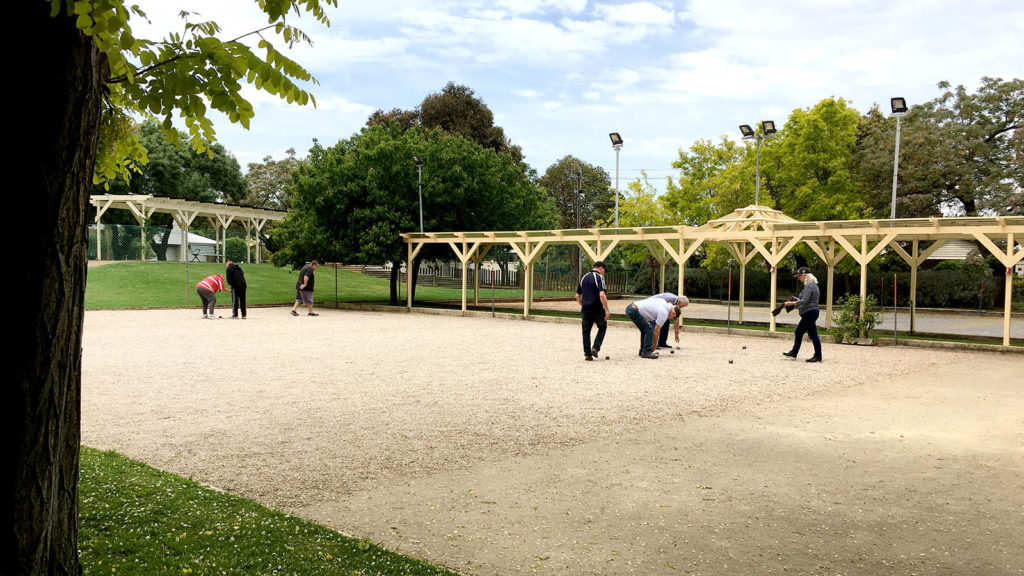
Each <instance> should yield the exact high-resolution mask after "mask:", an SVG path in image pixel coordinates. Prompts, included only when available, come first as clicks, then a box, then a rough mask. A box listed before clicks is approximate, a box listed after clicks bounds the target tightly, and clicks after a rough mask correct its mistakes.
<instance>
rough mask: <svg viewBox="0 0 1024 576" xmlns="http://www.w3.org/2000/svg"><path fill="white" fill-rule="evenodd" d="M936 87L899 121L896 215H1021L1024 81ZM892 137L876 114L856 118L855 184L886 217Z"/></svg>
mask: <svg viewBox="0 0 1024 576" xmlns="http://www.w3.org/2000/svg"><path fill="white" fill-rule="evenodd" d="M938 88H939V90H940V91H941V92H942V93H941V94H940V95H939V96H938V97H936V98H934V99H932V100H929V101H928V102H925V103H923V104H919V105H916V106H913V107H911V109H910V112H909V113H908V114H907V115H906V116H905V117H904V118H903V119H902V121H901V123H902V127H901V128H902V129H901V134H900V160H899V177H898V182H897V207H896V215H897V216H899V217H912V216H933V215H935V214H941V213H943V212H953V213H955V214H959V215H964V216H977V215H981V214H998V215H1010V214H1022V213H1024V157H1022V151H1024V145H1022V142H1024V134H1022V131H1021V130H1020V128H1021V124H1022V122H1024V80H1021V79H1013V80H1008V81H1004V80H1002V79H1001V78H982V79H981V83H980V86H979V88H978V90H977V91H976V92H973V93H972V92H970V91H968V90H967V89H966V88H964V87H963V86H957V87H956V88H951V87H950V84H949V83H948V82H940V83H939V84H938ZM895 132H896V121H895V119H893V118H891V117H890V118H885V117H884V116H882V114H881V113H880V112H879V111H878V110H877V109H873V110H871V111H869V112H868V114H867V115H866V116H865V118H863V119H862V120H861V135H860V139H859V144H858V147H857V153H856V155H855V164H856V171H857V178H858V180H859V182H860V183H861V185H862V186H863V188H864V192H865V195H866V196H867V197H868V199H869V202H870V203H871V205H872V207H873V208H874V212H875V215H877V216H883V215H885V216H887V215H888V213H889V206H890V202H891V194H892V169H893V148H894V145H895V138H896V135H895Z"/></svg>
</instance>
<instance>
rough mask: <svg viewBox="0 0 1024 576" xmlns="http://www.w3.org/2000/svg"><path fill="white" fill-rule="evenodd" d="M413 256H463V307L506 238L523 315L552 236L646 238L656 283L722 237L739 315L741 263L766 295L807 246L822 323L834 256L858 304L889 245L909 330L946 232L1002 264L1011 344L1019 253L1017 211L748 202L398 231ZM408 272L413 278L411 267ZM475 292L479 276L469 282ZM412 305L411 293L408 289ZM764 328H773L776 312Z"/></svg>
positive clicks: (566, 240) (584, 241) (1021, 236)
mask: <svg viewBox="0 0 1024 576" xmlns="http://www.w3.org/2000/svg"><path fill="white" fill-rule="evenodd" d="M402 238H403V239H404V241H405V242H406V244H407V246H408V260H407V262H412V261H413V259H414V258H416V256H417V255H418V254H419V252H420V250H421V249H422V248H423V247H424V246H426V245H427V244H447V245H448V246H450V247H451V249H452V250H453V251H454V253H455V256H456V257H458V258H459V260H460V261H461V262H462V264H463V266H462V310H463V311H465V310H466V292H467V285H468V277H467V274H468V271H467V268H468V266H467V265H466V264H467V263H468V262H469V261H471V260H472V261H473V262H474V263H475V264H476V269H478V270H479V268H480V262H481V261H482V260H483V258H484V256H485V255H486V254H487V252H488V251H489V250H490V249H491V247H493V246H508V247H510V248H511V249H512V250H514V251H515V253H516V254H518V255H519V258H520V260H522V263H523V266H524V267H525V269H526V271H527V274H526V275H525V282H524V296H523V315H524V316H529V314H530V303H531V301H532V299H533V285H532V284H533V278H532V276H533V275H532V274H530V273H529V271H530V270H531V266H533V265H534V263H535V262H536V261H537V258H538V257H539V256H540V255H541V254H542V253H543V252H544V249H545V248H547V247H548V246H550V245H552V244H573V245H579V247H580V248H581V249H582V250H583V252H584V253H586V255H587V256H588V257H589V258H590V259H591V260H606V259H607V258H608V256H609V255H610V254H611V252H612V250H614V249H615V248H616V247H617V246H619V245H620V244H623V243H634V244H642V245H645V246H647V248H648V249H649V250H650V251H651V253H652V254H653V255H654V257H655V258H656V259H657V260H658V262H659V263H660V264H661V287H662V289H664V286H665V264H667V263H668V261H669V260H672V261H674V262H675V263H676V264H678V265H679V286H680V287H681V288H680V291H681V292H683V289H682V287H684V286H685V278H684V270H685V268H684V264H685V262H686V260H687V259H689V258H690V256H692V255H693V253H694V252H695V251H696V250H697V249H698V248H699V247H700V246H701V245H702V244H704V243H706V242H720V243H723V244H724V245H725V246H726V247H727V248H728V249H729V251H730V252H731V253H732V254H733V256H734V257H735V258H736V260H737V261H738V262H739V263H740V295H739V320H740V322H742V321H743V305H744V284H745V280H746V268H747V265H748V264H749V263H750V262H751V260H753V259H754V258H755V257H756V256H761V257H762V258H764V259H765V261H766V262H767V263H768V264H769V266H770V267H771V288H770V294H771V296H770V298H771V301H772V302H774V301H775V300H776V298H777V280H778V277H777V273H778V270H777V267H778V264H779V263H780V262H781V261H782V259H783V258H785V257H786V256H787V255H788V254H789V253H790V251H792V250H793V248H794V247H796V246H797V245H799V244H801V243H803V244H805V245H807V246H808V247H810V249H811V250H812V251H814V253H815V254H817V255H818V257H819V258H821V260H822V262H824V263H825V265H826V266H827V270H828V271H827V274H828V282H827V293H826V296H825V301H826V307H827V309H826V315H825V325H826V327H827V326H829V324H830V321H831V317H832V304H833V290H832V285H833V281H832V280H833V276H834V273H835V267H836V264H838V263H839V262H840V261H841V260H842V259H843V258H845V257H847V256H849V257H851V258H853V259H854V260H855V261H856V262H857V264H859V265H860V270H861V274H860V296H861V312H862V313H863V311H864V305H865V298H866V296H867V268H868V263H870V262H871V261H872V260H873V259H875V258H876V257H878V256H879V255H880V254H881V253H882V252H883V251H884V250H887V249H888V250H893V251H894V252H895V253H896V254H898V255H899V256H900V257H901V258H903V260H904V261H906V262H907V264H908V265H909V266H910V269H911V277H910V278H911V280H910V293H911V331H913V329H914V316H915V313H916V304H915V302H916V299H917V298H916V294H917V270H918V267H919V266H920V265H921V263H922V262H924V260H925V259H926V258H928V256H929V255H931V254H932V252H934V251H935V250H937V249H938V248H939V247H941V246H942V245H943V244H944V243H945V242H946V241H948V240H951V239H968V240H977V241H978V242H979V243H980V244H981V245H982V246H984V247H985V249H986V250H988V251H989V252H991V253H992V255H994V256H995V257H996V258H997V259H998V260H999V262H1000V263H1002V264H1003V266H1005V267H1006V280H1005V282H1006V290H1005V302H1004V309H1003V345H1004V346H1009V345H1010V308H1011V299H1012V295H1013V276H1012V269H1013V267H1014V265H1015V264H1016V263H1017V262H1020V261H1021V259H1022V258H1024V250H1017V249H1016V246H1017V243H1018V242H1020V241H1021V240H1024V216H998V217H970V218H896V219H878V220H840V221H818V222H802V221H798V220H794V219H793V218H790V217H789V216H786V215H785V214H783V213H782V212H780V211H778V210H774V209H772V208H768V207H766V206H757V205H750V206H747V207H745V208H740V209H738V210H736V211H734V212H732V213H731V214H728V215H726V216H723V217H722V218H718V219H716V220H711V221H709V222H708V223H706V224H704V225H703V226H696V227H694V226H655V227H648V228H589V229H571V230H531V231H504V232H425V233H418V232H410V233H405V234H402ZM407 276H408V278H407V280H408V282H409V283H410V285H411V283H412V267H411V266H410V267H408V271H407ZM474 284H475V285H474V294H476V293H477V290H478V283H476V282H475V283H474ZM407 307H408V308H409V309H410V310H411V309H412V296H411V294H410V295H409V296H408V297H407ZM770 329H771V331H772V332H775V329H776V326H775V319H774V317H773V318H772V319H771V325H770Z"/></svg>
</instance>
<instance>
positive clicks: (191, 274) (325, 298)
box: [85, 262, 572, 309]
mask: <svg viewBox="0 0 1024 576" xmlns="http://www.w3.org/2000/svg"><path fill="white" fill-rule="evenodd" d="M242 268H243V270H245V280H246V284H247V285H248V290H247V291H246V300H247V303H248V304H249V305H251V306H258V305H261V304H263V305H265V304H291V303H293V302H295V281H296V279H297V278H298V272H297V271H295V270H290V269H288V268H276V267H274V266H271V265H269V264H243V265H242ZM223 273H224V266H223V265H222V264H215V263H205V262H204V263H192V264H189V265H188V266H186V265H185V264H184V263H183V262H114V263H111V264H105V265H103V266H95V267H92V268H90V269H89V276H88V281H87V283H86V288H85V307H86V308H87V309H111V308H113V309H117V308H176V307H185V306H195V307H198V306H199V297H198V296H197V295H196V291H195V285H196V283H197V282H199V281H200V280H202V279H203V278H205V277H207V276H209V275H211V274H223ZM472 294H473V292H472V284H470V285H469V293H468V297H469V298H472ZM571 294H572V293H571V292H542V291H536V292H534V295H535V297H537V298H545V297H552V296H563V297H564V296H571ZM336 295H337V300H336V299H335V296H336ZM490 295H491V291H490V289H489V288H488V289H484V288H483V287H481V289H480V298H481V301H482V300H483V299H484V298H488V299H489V298H490ZM495 297H496V298H518V299H520V300H521V299H522V298H523V291H522V290H495ZM389 298H390V287H389V285H388V280H386V279H384V278H376V277H374V276H368V275H366V274H360V273H358V272H350V271H348V270H335V269H333V268H326V267H321V268H320V269H319V270H317V272H316V294H315V300H316V301H318V302H334V301H339V302H377V303H387V302H388V301H389ZM404 298H405V285H404V284H403V285H402V300H403V301H404ZM461 298H462V292H461V290H459V289H458V288H434V287H430V286H418V287H417V289H416V300H417V302H419V301H421V300H459V299H461ZM217 305H218V306H227V307H230V306H231V295H230V294H228V293H226V292H221V293H218V295H217Z"/></svg>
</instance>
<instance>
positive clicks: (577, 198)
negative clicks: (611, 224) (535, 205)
mask: <svg viewBox="0 0 1024 576" xmlns="http://www.w3.org/2000/svg"><path fill="white" fill-rule="evenodd" d="M539 183H540V185H541V186H542V187H543V188H544V190H546V191H547V193H548V196H550V197H551V199H552V200H553V201H554V203H555V207H556V208H557V209H558V217H559V222H558V226H559V227H560V228H591V227H593V226H596V225H597V223H598V222H605V221H607V220H608V218H609V214H610V213H611V211H614V206H615V192H614V191H613V190H612V187H611V178H610V177H609V176H608V173H607V172H605V171H604V168H601V167H600V166H595V165H593V164H590V163H588V162H584V161H583V160H580V159H579V158H576V157H575V156H564V157H562V158H561V159H559V160H558V161H557V162H555V163H554V164H552V165H551V166H548V169H547V170H545V171H544V175H543V176H541V177H540V181H539ZM620 224H621V222H620Z"/></svg>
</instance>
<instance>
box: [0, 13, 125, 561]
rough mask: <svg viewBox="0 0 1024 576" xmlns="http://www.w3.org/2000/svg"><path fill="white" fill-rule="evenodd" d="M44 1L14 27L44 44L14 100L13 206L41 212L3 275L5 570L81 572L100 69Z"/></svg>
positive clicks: (71, 27)
mask: <svg viewBox="0 0 1024 576" xmlns="http://www.w3.org/2000/svg"><path fill="white" fill-rule="evenodd" d="M49 10H50V5H49V3H47V2H38V3H36V4H35V5H34V6H31V7H30V6H29V5H26V6H24V7H22V9H21V11H22V12H23V13H24V21H23V22H20V25H21V26H24V28H25V29H26V30H31V31H32V34H33V36H34V37H36V38H39V39H43V38H45V46H44V47H41V48H40V49H39V50H38V51H35V52H34V56H33V58H32V61H31V62H28V63H27V65H26V66H25V70H24V71H23V75H22V76H20V81H22V82H24V83H25V84H24V85H25V86H30V87H31V90H32V94H31V95H30V96H28V97H25V98H21V99H19V109H18V114H19V115H20V116H23V117H26V118H32V119H33V125H32V128H31V129H30V130H25V131H24V136H25V137H26V138H27V139H28V140H29V141H28V142H27V143H25V144H24V145H23V146H24V148H23V149H24V150H26V151H31V153H30V154H26V161H25V162H24V164H23V165H22V169H23V170H24V171H25V172H27V174H26V176H25V180H24V184H23V186H24V189H23V190H22V195H21V196H19V197H18V198H16V199H15V200H13V202H12V204H14V208H15V209H14V210H12V211H11V213H13V214H22V215H27V214H32V215H33V218H36V219H37V220H35V221H34V222H33V225H32V226H29V227H27V228H25V229H23V231H22V232H21V233H22V236H21V238H22V241H23V242H24V243H25V247H26V250H25V254H26V258H25V260H24V262H21V263H19V265H18V266H17V267H15V271H14V272H13V277H12V281H11V282H10V285H12V286H17V290H18V294H19V304H18V306H17V307H16V310H17V312H16V320H15V325H14V327H13V329H12V330H11V332H12V333H13V334H17V335H18V337H17V338H16V339H15V344H14V346H15V349H14V350H13V354H11V356H10V358H11V360H10V361H11V362H12V363H13V364H14V365H15V366H16V370H17V380H16V382H14V383H10V384H8V385H7V386H4V390H5V392H4V394H5V396H6V397H7V398H6V400H7V401H6V402H4V405H5V407H6V409H7V410H9V411H10V413H9V414H8V418H7V422H8V423H9V425H10V426H13V427H14V436H13V439H12V441H11V442H10V443H9V444H8V446H9V450H10V451H11V456H13V462H9V463H8V464H7V465H6V466H4V469H5V470H7V472H5V473H4V476H5V482H4V486H5V494H4V496H5V499H4V506H3V508H4V535H3V539H4V549H5V550H8V551H9V552H7V553H5V557H6V558H7V559H6V560H4V564H5V567H4V569H3V571H4V572H5V573H6V572H7V570H8V569H10V571H11V572H12V573H15V574H72V575H77V574H80V573H81V567H80V565H79V563H78V503H77V498H78V451H79V442H80V388H81V358H82V355H81V351H82V321H83V302H84V298H85V276H86V256H87V247H88V245H87V241H86V218H87V215H86V212H87V210H86V207H87V206H88V197H89V191H90V189H91V186H92V171H93V162H94V160H95V157H96V147H97V141H98V140H97V139H98V134H99V123H100V113H101V110H102V100H101V96H102V92H101V90H102V85H103V80H104V78H105V76H106V70H107V66H106V61H105V60H104V58H103V56H102V55H101V54H100V52H99V51H98V50H97V48H96V46H95V44H94V42H93V41H92V40H91V39H90V38H87V37H85V36H83V35H82V34H80V33H79V32H78V31H77V29H76V28H75V21H74V19H71V18H68V17H66V16H63V15H61V16H58V17H56V18H51V17H50V15H49ZM8 554H9V555H10V556H7V555H8Z"/></svg>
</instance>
